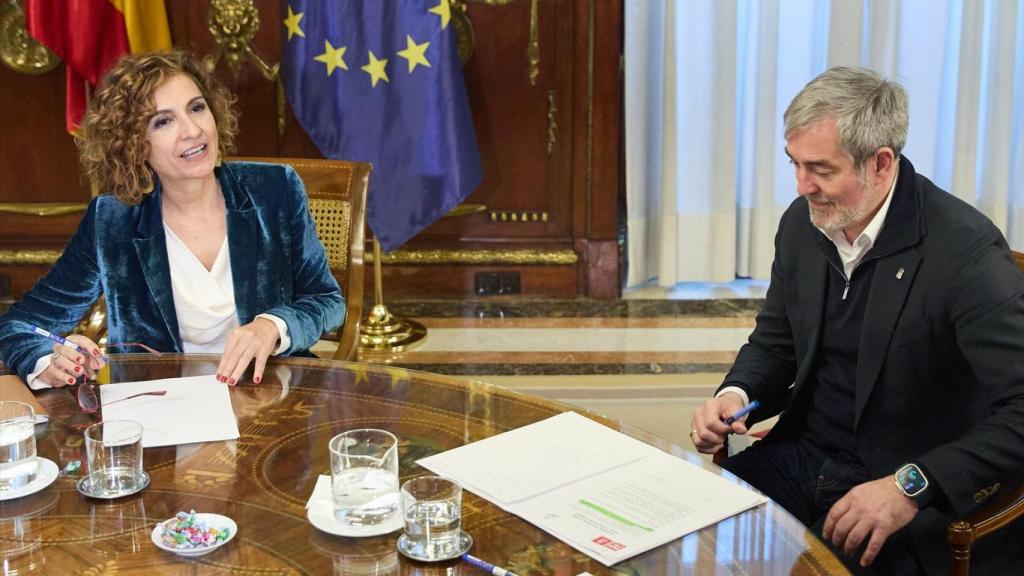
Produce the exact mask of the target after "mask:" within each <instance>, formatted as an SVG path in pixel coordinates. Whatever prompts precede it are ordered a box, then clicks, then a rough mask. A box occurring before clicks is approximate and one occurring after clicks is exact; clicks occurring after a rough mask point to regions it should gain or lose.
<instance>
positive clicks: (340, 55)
mask: <svg viewBox="0 0 1024 576" xmlns="http://www.w3.org/2000/svg"><path fill="white" fill-rule="evenodd" d="M345 50H348V48H347V47H345V46H339V47H338V48H335V47H334V46H331V41H330V40H324V53H323V54H321V55H319V56H317V57H315V58H313V59H314V60H316V61H317V62H323V63H324V64H326V65H327V75H328V76H330V75H331V73H333V72H334V69H335V68H341V69H342V70H348V64H345V60H344V57H345Z"/></svg>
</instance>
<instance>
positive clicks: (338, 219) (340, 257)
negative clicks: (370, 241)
mask: <svg viewBox="0 0 1024 576" xmlns="http://www.w3.org/2000/svg"><path fill="white" fill-rule="evenodd" d="M230 160H243V161H249V162H270V163H274V164H288V165H290V166H291V167H292V168H294V169H295V171H296V172H298V174H299V177H301V178H302V181H303V183H305V185H306V194H307V196H308V197H309V211H310V213H311V214H312V215H313V219H314V220H315V221H316V232H317V234H318V235H319V236H320V241H321V242H323V244H324V248H325V249H326V250H327V262H328V264H329V265H330V266H331V272H332V273H333V274H334V277H335V278H337V280H338V284H339V285H340V286H341V294H342V296H344V297H345V306H346V308H347V311H346V314H345V323H344V324H342V325H341V328H339V329H338V332H337V334H336V335H332V334H327V335H324V338H325V339H329V340H334V339H335V338H336V339H337V340H338V350H337V351H336V352H335V353H334V359H335V360H353V359H355V357H356V347H357V346H358V344H359V320H360V317H361V316H362V314H363V251H364V249H365V242H366V192H367V190H368V188H369V184H370V172H371V171H372V170H373V167H372V166H370V164H369V163H367V162H350V161H347V160H325V159H323V158H269V157H268V158H262V157H246V158H241V157H240V158H231V159H230Z"/></svg>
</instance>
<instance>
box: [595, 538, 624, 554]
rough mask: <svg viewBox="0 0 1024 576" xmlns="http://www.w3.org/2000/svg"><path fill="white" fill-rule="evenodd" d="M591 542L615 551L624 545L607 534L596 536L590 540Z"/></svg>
mask: <svg viewBox="0 0 1024 576" xmlns="http://www.w3.org/2000/svg"><path fill="white" fill-rule="evenodd" d="M591 542H593V543H594V544H598V545H600V546H604V547H605V548H607V549H609V550H612V551H615V552H617V551H619V550H622V549H623V548H625V547H626V545H625V544H620V543H619V542H616V541H614V540H612V539H611V538H609V537H607V536H598V537H597V538H594V539H593V540H591Z"/></svg>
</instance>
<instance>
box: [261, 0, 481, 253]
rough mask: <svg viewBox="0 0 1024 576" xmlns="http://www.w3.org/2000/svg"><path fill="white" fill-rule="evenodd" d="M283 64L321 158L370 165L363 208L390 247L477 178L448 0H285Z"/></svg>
mask: <svg viewBox="0 0 1024 576" xmlns="http://www.w3.org/2000/svg"><path fill="white" fill-rule="evenodd" d="M287 10H288V13H287V18H286V19H285V20H284V26H285V33H286V34H287V38H286V39H285V50H284V58H283V61H284V66H283V67H282V72H281V73H282V75H283V78H284V82H285V89H286V91H287V94H288V101H289V102H290V103H291V106H292V109H293V110H294V111H295V115H296V116H297V117H298V119H299V122H300V123H301V124H302V127H303V128H304V129H305V130H306V133H308V134H309V136H310V138H312V139H313V142H315V143H316V145H317V147H318V148H320V152H321V153H322V154H323V155H324V156H325V157H327V158H336V159H345V160H357V161H362V162H371V163H372V164H373V166H374V172H373V178H371V183H372V184H371V190H370V195H369V201H368V204H369V205H368V209H367V220H368V221H369V224H370V228H371V229H373V233H374V235H375V236H376V237H377V239H378V240H379V241H380V244H381V247H382V248H383V249H384V250H385V251H390V250H393V249H394V248H397V247H399V246H401V245H402V244H403V243H405V242H406V241H407V240H409V239H410V238H412V237H413V236H414V235H415V234H416V233H417V232H419V231H420V230H422V229H424V228H426V227H427V226H429V225H430V224H431V223H432V222H434V221H435V220H437V219H438V218H440V217H441V216H443V215H444V214H445V213H447V212H448V211H449V210H451V209H452V208H454V207H455V206H456V205H458V204H459V203H460V202H462V200H463V199H464V198H465V197H466V196H468V195H469V193H470V192H472V191H473V190H474V189H475V188H476V187H477V186H478V185H479V184H480V181H481V180H482V174H481V170H480V156H479V151H478V150H477V146H476V135H475V133H474V131H473V119H472V116H471V115H470V110H469V103H468V99H467V97H466V87H465V84H464V82H463V79H462V70H461V68H460V66H459V58H458V53H457V50H456V43H455V31H454V26H452V25H451V22H450V20H451V12H450V7H449V4H448V0H349V1H345V0H289V2H288V3H287Z"/></svg>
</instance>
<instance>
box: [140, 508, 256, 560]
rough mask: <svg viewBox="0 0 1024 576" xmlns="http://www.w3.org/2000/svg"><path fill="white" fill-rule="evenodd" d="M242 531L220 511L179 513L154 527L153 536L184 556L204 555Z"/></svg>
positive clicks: (158, 541)
mask: <svg viewBox="0 0 1024 576" xmlns="http://www.w3.org/2000/svg"><path fill="white" fill-rule="evenodd" d="M236 532H238V525H237V524H235V521H234V520H232V519H231V518H228V517H227V516H221V515H220V514H208V513H198V514H197V513H196V511H195V510H192V511H189V512H178V514H177V515H176V516H174V517H173V518H170V519H168V520H164V521H163V522H160V523H159V524H157V525H156V527H155V528H153V533H152V534H151V535H150V537H151V539H152V540H153V544H156V547H157V548H160V549H161V550H166V551H168V552H173V553H175V554H179V555H181V556H202V555H203V554H209V553H210V552H213V551H214V550H216V549H217V548H220V547H221V546H223V545H225V544H227V543H228V542H229V541H231V539H232V538H234V537H235V533H236Z"/></svg>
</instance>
